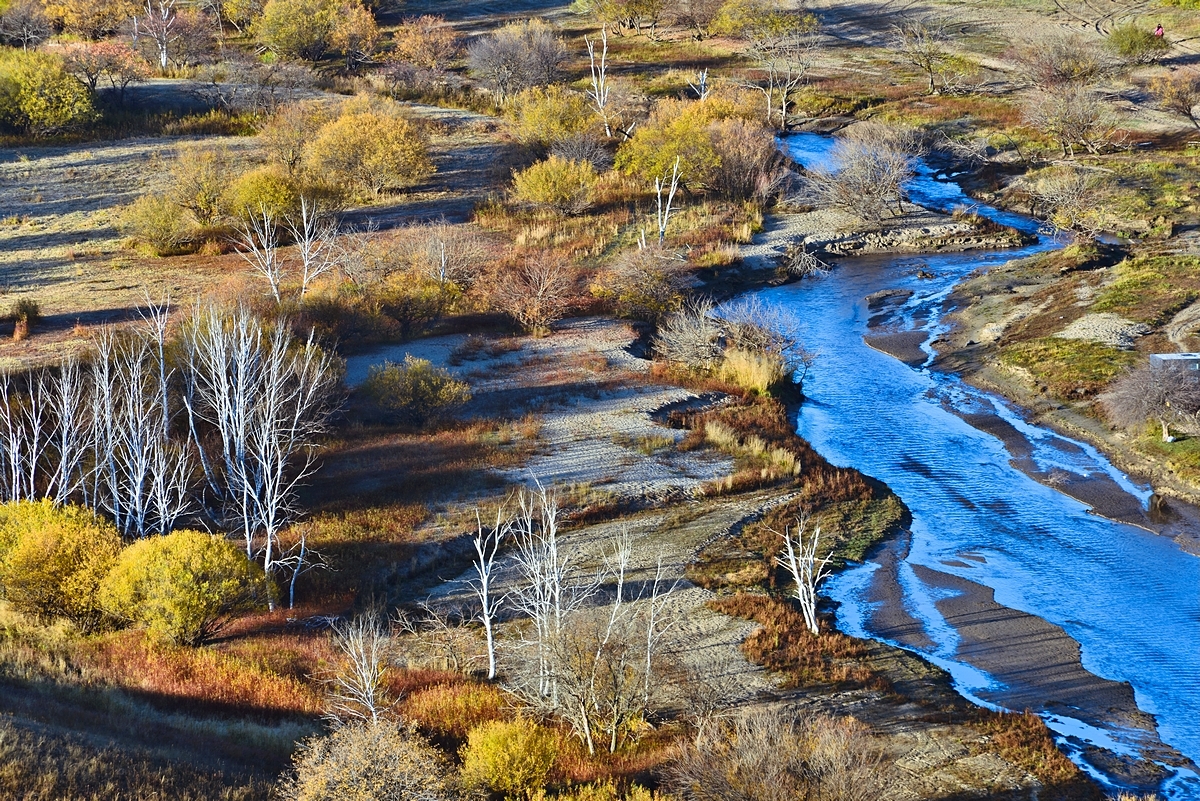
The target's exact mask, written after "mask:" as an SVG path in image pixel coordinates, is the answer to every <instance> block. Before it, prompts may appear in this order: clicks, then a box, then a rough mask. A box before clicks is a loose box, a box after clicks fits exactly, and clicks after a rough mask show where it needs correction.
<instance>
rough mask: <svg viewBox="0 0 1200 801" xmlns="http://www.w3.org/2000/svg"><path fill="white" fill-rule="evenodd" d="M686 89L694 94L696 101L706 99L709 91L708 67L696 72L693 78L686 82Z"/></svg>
mask: <svg viewBox="0 0 1200 801" xmlns="http://www.w3.org/2000/svg"><path fill="white" fill-rule="evenodd" d="M688 88H689V89H691V90H692V91H693V92H695V93H696V99H697V100H707V99H708V93H709V91H711V89H710V87H709V85H708V67H705V68H704V69H702V70H700V71H698V72H697V73H696V75H695V76H694V78H693V79H692V80H689V81H688Z"/></svg>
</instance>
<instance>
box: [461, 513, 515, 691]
mask: <svg viewBox="0 0 1200 801" xmlns="http://www.w3.org/2000/svg"><path fill="white" fill-rule="evenodd" d="M475 524H476V529H475V536H474V537H472V539H471V544H472V545H474V546H475V560H474V561H473V562H472V563H471V567H472V568H473V569H474V570H475V578H474V579H473V580H472V581H471V590H472V591H473V592H474V593H475V597H476V598H477V599H478V601H479V622H480V623H482V624H483V633H484V637H485V639H486V640H487V659H488V673H487V677H488V679H489V680H491V679H494V678H496V632H495V623H496V615H497V613H498V612H499V611H500V608H501V607H502V606H503V605H504V596H503V595H500V596H499V597H497V590H496V587H495V580H496V571H497V566H496V556H497V554H499V552H500V546H501V545H503V544H504V541H505V539H507V538H508V536H509V535H510V534H511V532H512V524H511V523H510V522H509V521H507V520H505V519H504V508H503V507H501V508H499V509H497V510H496V522H495V524H494V525H493V526H492V527H491V528H485V527H484V525H483V519H482V518H480V516H479V510H478V509H477V510H475Z"/></svg>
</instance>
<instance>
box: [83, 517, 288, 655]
mask: <svg viewBox="0 0 1200 801" xmlns="http://www.w3.org/2000/svg"><path fill="white" fill-rule="evenodd" d="M269 592H270V586H269V584H268V582H267V579H266V577H265V576H264V575H263V571H262V568H260V567H258V565H256V564H254V563H253V562H251V561H250V560H249V559H247V558H246V555H245V553H243V552H242V551H240V550H239V549H238V548H236V547H235V546H234V545H233V544H232V543H230V542H229V541H228V540H226V539H225V538H223V537H220V536H216V535H211V534H205V533H203V532H200V531H176V532H173V533H171V534H166V535H162V536H155V537H149V538H147V539H143V540H139V541H138V542H135V543H134V544H133V545H130V546H129V547H128V548H126V549H125V550H124V551H122V552H121V555H120V557H119V558H118V559H117V562H116V564H115V565H114V566H113V568H112V570H111V571H110V572H109V573H108V575H107V576H106V577H105V578H104V582H103V584H102V585H101V587H100V601H101V603H102V604H103V607H104V609H105V610H107V611H108V612H109V613H110V614H112V615H113V616H114V617H116V618H118V619H121V620H126V621H128V622H131V623H137V624H140V625H142V626H144V627H145V628H146V629H147V630H148V631H150V632H151V633H153V634H155V635H158V636H162V637H165V638H167V639H169V640H171V641H173V642H175V643H178V644H181V645H200V644H202V643H204V642H206V641H208V640H210V639H212V638H213V637H214V636H216V634H217V633H218V632H219V631H220V630H221V629H222V628H223V627H224V626H225V625H226V624H227V623H228V622H229V621H230V620H231V619H232V618H233V617H234V616H235V615H238V614H242V613H245V612H251V611H254V610H256V609H259V608H262V607H264V606H265V605H266V602H267V598H268V595H269Z"/></svg>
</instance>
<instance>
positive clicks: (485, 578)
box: [471, 487, 676, 753]
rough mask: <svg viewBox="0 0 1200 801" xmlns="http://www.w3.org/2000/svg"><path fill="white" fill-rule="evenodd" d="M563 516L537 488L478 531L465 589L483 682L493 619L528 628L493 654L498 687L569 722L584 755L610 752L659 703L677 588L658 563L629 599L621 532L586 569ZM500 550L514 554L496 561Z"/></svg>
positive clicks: (625, 535)
mask: <svg viewBox="0 0 1200 801" xmlns="http://www.w3.org/2000/svg"><path fill="white" fill-rule="evenodd" d="M560 517H561V516H560V509H559V506H558V502H557V500H556V498H555V496H554V493H553V492H552V491H549V490H546V489H545V488H542V487H538V488H537V489H536V490H533V491H522V492H520V493H518V494H517V498H516V512H515V514H513V515H512V516H509V517H506V516H505V514H504V512H503V510H501V511H500V512H499V513H498V514H497V517H496V521H495V524H494V525H492V526H485V525H484V524H483V523H482V522H480V524H479V526H478V530H477V534H476V536H475V538H474V544H475V551H476V558H475V562H474V574H475V575H474V579H473V581H472V582H471V584H472V589H473V590H474V594H475V599H476V602H477V603H476V609H477V611H478V613H479V621H480V622H481V623H482V624H483V627H484V635H485V637H486V642H487V654H488V677H489V678H494V677H495V676H496V673H497V669H498V668H497V641H496V623H497V622H498V620H499V619H500V616H501V615H506V616H512V617H515V618H517V619H520V620H523V621H526V624H525V625H523V626H522V625H518V626H516V627H515V628H514V631H519V632H520V633H519V634H516V635H515V636H514V637H513V638H512V639H510V640H506V641H505V642H504V643H503V647H502V649H501V651H500V654H501V656H503V657H505V658H504V660H503V665H502V667H503V677H502V678H503V681H504V683H505V684H506V685H507V686H508V687H509V688H510V689H511V690H513V691H514V692H516V693H517V694H518V695H519V696H520V697H521V698H522V699H523V700H524V701H525V702H526V703H528V704H529V705H530V706H531V707H533V708H534V709H537V710H539V711H541V712H544V713H548V714H553V715H556V716H558V717H560V718H561V719H563V720H566V721H567V722H569V723H570V724H571V727H572V729H573V730H574V731H575V733H576V734H577V735H578V736H579V738H580V740H581V741H582V742H583V743H584V745H586V746H587V749H588V752H589V753H594V752H595V750H596V747H597V743H596V738H597V736H603V737H604V739H605V740H606V742H605V743H604V745H605V746H606V747H607V749H608V750H609V751H610V752H612V751H616V750H617V748H618V747H619V746H620V745H621V744H622V742H623V740H624V738H625V737H626V735H627V734H628V733H629V731H630V730H631V728H632V727H633V725H634V724H635V723H636V721H638V720H639V719H641V718H644V717H645V716H646V715H647V714H648V713H649V712H650V711H652V709H653V707H654V705H655V703H656V701H657V700H658V698H659V695H660V692H661V689H662V687H661V685H662V683H661V679H662V671H661V664H660V662H661V661H662V654H663V652H664V650H665V647H666V642H667V638H668V636H669V634H670V633H671V631H672V628H673V624H674V618H673V616H672V615H671V614H669V609H670V603H669V601H670V597H671V594H672V592H673V591H674V590H675V587H676V583H675V582H672V581H669V580H668V578H667V576H666V568H665V566H664V564H663V561H662V558H661V557H660V558H659V559H658V561H657V563H656V566H655V568H654V570H653V577H652V578H650V579H648V580H645V581H642V582H641V589H640V590H638V591H633V590H631V587H630V586H629V585H630V582H629V581H628V576H629V574H630V572H631V563H632V560H633V555H634V541H633V538H632V537H631V536H630V534H629V532H628V531H625V530H622V531H620V532H619V533H618V534H617V535H615V536H614V537H613V539H612V541H611V542H610V543H608V547H607V549H606V552H605V554H604V556H603V559H602V560H601V561H600V564H598V565H590V566H589V565H587V564H586V563H585V562H584V554H583V553H582V552H581V551H580V550H579V549H577V548H573V547H565V546H564V544H563V543H562V542H560V538H559V528H560V522H561V519H560ZM504 547H509V548H510V549H511V555H510V556H509V557H508V558H506V559H504V560H503V561H498V558H497V557H498V554H499V553H500V551H501V549H502V548H504ZM501 573H503V574H504V581H503V582H500V581H499V579H498V577H499V576H500V575H501ZM501 583H503V585H504V586H506V587H508V588H509V589H508V591H507V592H502V591H501V590H499V589H498V587H499V586H500V584H501Z"/></svg>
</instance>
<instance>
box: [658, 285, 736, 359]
mask: <svg viewBox="0 0 1200 801" xmlns="http://www.w3.org/2000/svg"><path fill="white" fill-rule="evenodd" d="M713 312H714V308H713V304H712V301H710V300H708V299H707V298H698V299H693V300H690V301H688V302H687V303H686V304H685V305H684V306H683V308H682V309H680V310H679V311H678V312H676V313H675V314H672V315H670V316H669V317H667V318H666V319H665V320H663V322H662V323H661V324H660V325H659V327H658V334H657V335H656V336H655V338H654V349H655V351H656V352H657V353H658V355H659V356H661V357H663V358H664V359H667V360H668V361H672V362H676V363H677V364H681V365H683V366H684V367H687V368H688V369H691V370H702V371H703V370H711V369H712V368H713V367H715V366H716V365H717V363H718V362H719V361H720V359H721V341H720V340H721V333H722V331H721V325H720V323H719V322H718V321H717V319H716V317H715V316H714V313H713Z"/></svg>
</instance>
